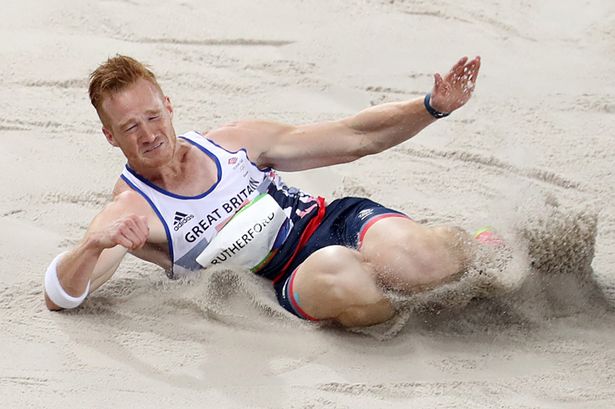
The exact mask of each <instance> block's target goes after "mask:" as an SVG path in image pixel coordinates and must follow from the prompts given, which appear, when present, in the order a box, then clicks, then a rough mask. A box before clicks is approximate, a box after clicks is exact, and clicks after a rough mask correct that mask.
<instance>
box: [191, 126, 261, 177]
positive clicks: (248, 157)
mask: <svg viewBox="0 0 615 409" xmlns="http://www.w3.org/2000/svg"><path fill="white" fill-rule="evenodd" d="M194 132H196V133H197V134H199V135H201V136H202V137H203V138H205V139H207V140H208V141H209V142H210V143H211V144H212V145H214V146H217V147H218V148H220V149H222V150H223V151H225V152H228V153H232V154H236V153H238V152H243V153H245V154H246V158H247V159H248V162H250V163H251V164H252V165H254V167H255V168H256V169H258V170H260V171H261V172H269V171H270V170H271V167H269V166H266V167H264V168H260V167H259V166H258V165H257V164H256V163H254V162H252V160H251V159H250V156H249V155H248V151H247V150H246V148H240V149H239V150H236V151H229V150H228V149H226V148H225V147H224V146H220V145H218V144H217V143H216V142H214V141H212V140H211V139H209V138H208V137H206V136H205V135H202V134H200V133H199V132H197V131H194ZM182 138H184V139H187V138H186V137H182ZM187 140H189V139H187Z"/></svg>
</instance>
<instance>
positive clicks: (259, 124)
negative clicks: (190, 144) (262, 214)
mask: <svg viewBox="0 0 615 409" xmlns="http://www.w3.org/2000/svg"><path fill="white" fill-rule="evenodd" d="M479 68H480V57H476V58H474V59H473V60H471V61H468V59H467V58H466V57H464V58H462V59H460V60H459V61H458V62H457V63H456V64H455V65H454V66H453V68H451V70H450V71H449V72H448V73H447V74H446V75H445V76H444V77H442V76H440V74H435V76H434V80H435V83H434V87H433V90H432V92H431V101H430V104H429V105H430V107H431V108H432V110H435V111H438V112H441V113H450V112H452V111H454V110H456V109H458V108H460V107H461V106H463V105H464V104H465V103H466V102H467V101H468V100H469V99H470V97H471V95H472V91H473V89H474V84H475V82H476V78H477V76H478V71H479ZM435 120H436V118H435V117H434V116H433V115H432V114H431V113H429V112H428V110H427V109H426V108H425V104H424V99H423V98H419V99H415V100H412V101H404V102H395V103H388V104H382V105H377V106H374V107H371V108H368V109H365V110H363V111H361V112H359V113H358V114H356V115H354V116H352V117H349V118H345V119H341V120H338V121H331V122H322V123H316V124H308V125H301V126H290V125H283V124H277V123H273V122H263V121H245V122H240V123H238V124H235V125H233V126H231V127H227V128H223V129H220V130H219V131H213V132H212V133H211V136H212V137H214V139H218V138H220V139H222V140H224V139H226V136H228V137H229V139H235V140H236V141H237V139H236V138H239V139H241V140H242V144H243V146H244V147H246V148H248V151H249V152H250V153H251V154H252V155H253V158H252V159H253V160H255V162H256V163H257V164H259V165H261V166H270V167H272V168H274V169H279V170H283V171H296V170H305V169H312V168H317V167H322V166H328V165H335V164H339V163H346V162H351V161H353V160H356V159H358V158H360V157H363V156H366V155H371V154H375V153H378V152H382V151H383V150H385V149H388V148H390V147H392V146H395V145H397V144H399V143H402V142H404V141H405V140H407V139H410V138H411V137H413V136H414V135H416V134H417V133H418V132H420V131H421V130H422V129H423V128H425V127H426V126H427V125H429V124H431V123H433V122H434V121H435ZM233 134H234V136H233ZM222 140H220V142H222Z"/></svg>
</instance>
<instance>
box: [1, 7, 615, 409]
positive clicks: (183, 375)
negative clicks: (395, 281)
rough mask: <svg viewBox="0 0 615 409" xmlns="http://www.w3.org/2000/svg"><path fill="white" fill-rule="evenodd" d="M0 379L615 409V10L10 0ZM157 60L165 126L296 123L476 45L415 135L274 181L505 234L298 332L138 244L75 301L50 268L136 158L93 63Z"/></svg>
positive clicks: (241, 400)
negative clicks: (167, 102)
mask: <svg viewBox="0 0 615 409" xmlns="http://www.w3.org/2000/svg"><path fill="white" fill-rule="evenodd" d="M0 10H1V11H0V22H1V24H0V34H1V37H0V38H1V40H0V51H1V54H2V64H1V65H0V81H1V84H2V86H1V87H0V155H1V158H2V161H1V162H0V167H1V168H0V169H1V171H2V175H3V176H2V177H1V178H0V188H1V189H2V192H3V195H2V198H1V199H0V223H1V226H2V231H3V235H2V239H0V240H1V241H0V249H1V251H0V259H1V261H2V264H1V265H2V268H1V270H0V295H1V297H0V303H1V308H0V341H1V345H2V348H0V396H2V406H3V407H7V408H25V407H36V408H39V407H45V408H63V409H64V408H81V407H105V408H107V407H114V408H128V407H130V408H133V407H182V408H192V407H199V408H202V407H213V408H283V407H284V408H402V407H403V408H612V407H614V406H615V389H614V388H613V386H614V385H615V314H614V306H615V271H614V270H613V265H615V250H614V249H615V207H614V206H613V203H614V201H615V177H614V175H613V165H612V158H613V156H614V154H615V144H613V143H612V141H611V139H612V134H613V130H614V129H615V102H614V101H615V79H614V77H613V72H615V62H614V61H615V58H614V57H615V5H614V4H613V3H612V2H608V1H605V0H602V1H600V0H587V1H583V2H573V1H553V0H549V1H542V2H527V1H515V2H500V1H494V0H492V1H487V2H479V1H474V0H464V1H461V2H458V1H452V0H437V1H430V2H426V1H422V0H414V1H410V0H408V1H404V0H346V1H324V0H311V1H299V0H292V1H277V2H276V1H268V0H263V1H245V0H243V1H234V2H229V1H214V0H209V1H207V2H201V1H196V0H184V1H160V0H155V1H150V2H145V1H141V0H126V1H119V0H118V1H89V0H86V1H82V2H71V1H66V0H64V1H62V0H57V1H51V2H39V1H33V0H25V1H22V2H3V4H2V5H1V7H0ZM115 53H123V54H128V55H132V56H134V57H136V58H138V59H141V60H143V61H145V62H147V63H149V64H150V65H151V66H152V67H153V68H154V70H155V71H156V72H157V73H158V76H159V79H160V82H161V84H162V86H163V88H164V89H165V91H166V93H167V94H168V95H169V96H170V97H171V100H172V101H173V103H174V105H175V126H176V129H177V130H178V132H183V131H187V130H190V129H197V130H206V129H211V128H215V127H216V126H219V125H221V124H224V123H226V122H230V121H234V120H238V119H244V118H264V119H272V120H278V121H286V122H289V123H297V124H298V123H308V122H313V121H319V120H327V119H333V118H339V117H343V116H346V115H350V114H352V113H354V112H356V111H357V110H360V109H362V108H364V107H367V106H370V105H374V104H378V103H381V102H386V101H395V100H402V99H407V98H415V97H420V96H422V95H423V94H424V93H425V91H427V90H429V89H430V87H431V81H432V79H431V76H432V74H433V72H435V71H440V72H442V71H445V70H447V69H448V67H449V66H450V65H451V64H452V63H453V62H454V61H455V60H456V59H457V58H458V57H460V56H462V55H470V56H474V55H477V54H480V55H481V56H482V58H483V69H482V72H481V76H480V78H479V82H478V87H477V91H476V95H475V97H474V98H473V99H472V100H471V101H470V103H469V104H468V105H467V106H466V107H464V108H463V109H462V110H460V111H459V112H456V113H454V114H453V115H451V116H450V117H449V118H447V119H445V120H441V121H439V122H438V123H436V124H434V125H432V126H431V127H429V128H428V129H426V130H425V131H424V132H422V133H421V134H420V135H418V136H416V137H415V138H414V139H412V140H411V141H408V142H406V143H404V144H402V145H400V146H398V147H395V148H393V149H391V150H389V151H387V152H385V153H383V154H380V155H378V156H373V157H367V158H363V159H361V160H359V161H357V162H355V163H352V164H348V165H344V166H336V167H334V168H329V169H321V170H317V171H314V172H307V173H302V174H291V175H288V181H290V182H291V183H293V184H298V185H301V186H304V187H305V188H306V189H307V190H311V191H312V192H314V193H318V194H325V195H327V197H328V198H330V199H332V198H334V197H339V196H343V195H363V196H368V197H370V198H372V199H374V200H377V201H380V202H382V203H384V204H386V205H388V206H392V207H395V208H399V209H401V210H403V211H405V212H407V213H408V214H409V215H411V216H412V217H413V218H415V219H416V220H418V221H420V222H421V223H428V224H440V223H447V224H456V225H459V226H461V227H463V228H465V229H468V230H473V229H476V228H478V227H481V226H482V225H485V224H492V225H494V226H495V227H496V228H498V230H500V231H501V232H502V233H503V234H505V236H506V237H507V242H508V247H507V248H506V249H503V250H501V251H495V250H494V251H495V253H493V254H489V251H487V250H485V252H486V253H485V254H482V255H481V258H480V262H478V263H477V265H475V266H474V267H473V268H471V269H470V270H469V271H468V272H466V274H464V275H463V276H462V277H461V279H460V280H459V281H456V282H454V283H451V284H448V285H446V286H444V287H442V288H439V289H436V290H434V291H431V292H427V293H421V294H415V295H413V296H410V297H409V296H401V295H399V294H391V297H392V298H393V299H394V300H395V301H396V303H397V305H398V307H399V309H400V313H399V315H398V316H397V317H396V318H395V319H393V320H391V322H388V323H385V324H382V325H380V326H376V327H373V328H367V329H363V330H356V331H345V330H342V329H339V328H334V327H330V326H324V327H323V326H321V325H314V324H309V323H305V322H302V321H299V320H297V319H295V318H294V317H292V316H290V315H289V314H287V313H286V312H285V311H284V310H283V309H282V308H281V307H279V306H278V305H277V303H276V301H275V298H274V295H273V292H272V290H271V287H270V285H269V284H268V283H267V282H266V281H264V280H261V279H259V278H257V277H255V276H251V275H249V274H246V273H245V272H241V271H223V270H220V271H208V272H206V273H203V274H201V275H199V276H195V277H193V278H191V279H189V280H182V281H175V282H172V281H169V280H168V279H166V277H165V276H164V274H162V272H161V271H160V269H158V268H156V267H154V266H149V265H146V264H144V263H142V262H140V261H138V260H136V259H134V258H129V259H127V260H126V262H125V263H124V264H123V265H122V267H121V268H120V270H119V271H118V273H117V274H116V275H115V276H114V278H113V279H112V280H111V281H110V282H109V283H107V284H106V285H105V286H104V287H102V288H101V289H100V290H99V291H97V292H95V293H94V294H92V295H91V296H90V297H89V299H88V300H87V302H86V303H85V304H84V305H83V306H82V307H81V308H79V309H77V310H74V311H69V312H63V313H52V312H49V311H47V310H46V308H45V306H44V303H43V298H42V278H43V271H44V270H45V268H46V266H47V265H48V263H49V262H50V260H51V259H52V258H53V257H54V256H55V255H56V254H57V253H59V252H60V251H61V250H63V249H65V248H67V247H69V246H70V245H71V244H73V243H75V242H76V241H78V240H79V239H80V238H81V237H82V235H83V233H84V231H85V228H86V227H87V225H88V223H89V221H90V220H91V218H92V217H93V216H94V215H95V214H96V213H97V212H98V211H99V209H100V208H101V207H102V206H103V205H104V204H105V203H106V202H107V201H108V200H109V193H110V189H111V186H112V185H113V183H114V181H115V179H116V178H117V176H118V174H119V172H120V170H121V167H122V166H123V163H124V160H123V158H122V156H121V154H120V152H118V151H117V150H114V149H113V148H111V147H110V146H109V145H108V144H107V143H106V142H105V140H104V138H103V135H102V133H101V132H100V124H99V123H98V119H97V117H96V114H95V112H94V110H93V109H92V108H91V106H90V105H89V102H88V99H87V93H86V89H87V75H88V74H89V72H90V71H91V70H92V69H93V68H95V67H96V66H97V65H98V64H99V63H100V62H102V61H103V60H105V59H106V58H107V57H108V56H111V55H114V54H115Z"/></svg>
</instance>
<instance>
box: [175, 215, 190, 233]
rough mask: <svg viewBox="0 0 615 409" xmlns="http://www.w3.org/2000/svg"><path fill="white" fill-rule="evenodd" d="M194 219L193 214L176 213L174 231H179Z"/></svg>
mask: <svg viewBox="0 0 615 409" xmlns="http://www.w3.org/2000/svg"><path fill="white" fill-rule="evenodd" d="M192 219H194V215H193V214H186V213H182V212H175V218H174V220H173V230H175V231H178V230H179V229H181V228H182V226H183V225H184V224H186V223H188V222H189V221H190V220H192Z"/></svg>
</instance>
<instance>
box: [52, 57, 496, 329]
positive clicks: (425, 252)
mask: <svg viewBox="0 0 615 409" xmlns="http://www.w3.org/2000/svg"><path fill="white" fill-rule="evenodd" d="M479 68H480V57H476V58H474V59H471V60H469V59H468V58H467V57H463V58H461V59H460V60H459V61H458V62H457V63H456V64H455V65H454V66H453V67H452V68H451V70H450V71H449V72H448V73H447V74H446V75H444V76H441V75H440V74H435V75H434V80H435V81H434V86H433V89H432V91H431V92H430V93H428V94H427V95H426V96H425V98H418V99H415V100H411V101H404V102H398V103H388V104H383V105H378V106H375V107H372V108H369V109H366V110H364V111H361V112H359V113H358V114H356V115H354V116H351V117H348V118H344V119H341V120H337V121H332V122H323V123H315V124H309V125H301V126H292V125H286V124H280V123H275V122H269V121H241V122H237V123H234V124H231V125H226V126H223V127H221V128H219V129H216V130H213V131H210V132H207V133H199V132H196V131H190V132H187V133H185V134H183V135H180V136H179V137H177V136H176V133H175V130H174V128H173V122H172V120H173V115H174V110H173V105H172V104H171V100H170V99H169V97H167V96H165V95H164V93H163V92H162V90H161V88H160V86H159V84H158V82H157V81H156V78H155V76H154V74H153V73H152V72H151V71H150V70H149V69H148V68H147V67H145V66H144V65H143V64H141V63H140V62H138V61H136V60H134V59H132V58H130V57H127V56H120V55H118V56H116V57H113V58H110V59H108V60H107V61H106V62H105V63H104V64H102V65H101V66H99V67H98V68H97V69H96V70H95V71H94V72H93V73H92V74H91V76H90V85H89V95H90V99H91V102H92V104H93V105H94V107H95V108H96V111H97V113H98V115H99V118H100V120H101V123H102V132H103V134H104V135H105V137H106V139H107V141H108V142H109V143H110V144H111V145H113V146H115V147H118V148H120V150H121V151H122V153H123V154H124V156H125V157H126V159H127V164H126V166H125V168H124V169H123V171H122V173H121V175H120V177H119V179H118V181H117V183H116V184H115V187H114V188H113V200H112V201H111V202H110V203H109V204H108V205H106V206H105V208H104V209H103V210H102V211H101V212H100V213H99V214H98V215H97V216H96V217H95V218H94V220H93V221H92V222H91V224H90V226H89V228H88V230H87V232H86V234H85V236H84V237H83V239H82V240H81V242H80V243H79V244H77V245H76V246H75V247H74V248H72V249H70V250H69V251H67V252H65V253H62V254H60V255H59V256H57V257H56V258H55V259H54V260H53V261H52V263H51V264H50V266H49V268H48V270H47V272H46V274H45V301H46V304H47V307H48V308H49V309H50V310H59V309H68V308H75V307H77V306H79V305H80V304H81V303H82V302H83V301H84V299H85V298H86V296H87V295H88V294H90V293H92V292H93V291H94V290H96V289H97V288H98V287H100V286H101V285H102V284H103V283H105V282H106V281H107V280H109V279H110V278H111V276H112V275H113V273H114V272H115V271H116V269H117V268H118V266H119V265H120V263H121V261H122V259H123V258H124V256H125V255H126V253H127V252H130V253H131V254H133V255H135V256H137V257H139V258H141V259H143V260H145V261H148V262H152V263H155V264H157V265H159V266H160V267H162V268H163V269H164V270H165V271H166V273H167V275H168V276H169V277H171V278H176V277H181V276H182V275H184V274H186V273H187V272H189V271H193V270H198V269H202V268H208V267H210V266H214V265H220V266H225V265H228V266H240V267H243V268H245V269H249V270H251V271H252V272H254V273H255V274H258V275H261V276H263V277H266V278H268V279H270V280H271V281H272V282H273V286H274V289H275V292H276V295H277V298H278V301H279V302H280V304H281V305H282V306H283V307H284V308H285V309H286V310H288V311H289V312H290V313H292V314H294V315H296V316H298V317H300V318H303V319H307V320H333V321H336V322H338V323H340V324H342V325H344V326H367V325H373V324H377V323H381V322H384V321H386V320H388V319H389V318H391V317H392V316H393V315H394V313H395V310H394V307H393V306H392V305H391V303H390V302H389V300H388V299H387V298H386V297H385V295H384V292H383V291H384V289H394V290H397V291H404V292H413V291H420V290H422V289H425V288H430V287H433V286H437V285H439V284H441V283H443V282H446V281H449V280H452V279H454V278H455V277H456V276H457V275H458V273H460V272H462V271H464V269H465V268H466V267H467V266H468V264H469V263H471V262H472V258H473V253H474V251H475V246H476V244H475V243H476V241H475V240H473V239H472V238H471V237H470V236H469V235H468V234H467V233H466V232H464V231H463V230H461V229H460V228H457V227H451V226H435V227H428V226H425V225H422V224H418V223H416V222H414V221H413V220H412V219H410V218H409V217H407V216H406V215H404V214H403V213H401V212H399V211H396V210H393V209H388V208H386V207H384V206H382V205H380V204H377V203H375V202H372V201H371V200H368V199H363V198H353V197H348V198H343V199H338V200H334V201H332V202H331V203H327V202H325V200H324V199H323V198H320V197H313V196H311V195H309V194H308V193H306V192H303V191H301V190H299V189H296V188H292V187H291V188H289V187H287V186H286V185H284V183H283V182H282V181H281V180H280V177H279V176H278V175H277V174H276V172H275V170H281V171H300V170H305V169H311V168H317V167H322V166H328V165H335V164H339V163H346V162H351V161H354V160H356V159H359V158H361V157H363V156H366V155H372V154H376V153H379V152H382V151H384V150H385V149H388V148H390V147H392V146H395V145H397V144H399V143H401V142H403V141H405V140H407V139H409V138H411V137H412V136H414V135H416V134H417V133H418V132H419V131H421V130H422V129H423V128H425V127H426V126H427V125H429V124H431V123H433V122H435V121H436V120H438V119H439V118H442V117H445V116H446V115H448V114H450V113H451V112H453V111H455V110H456V109H458V108H460V107H461V106H463V105H464V104H465V103H466V102H467V101H468V100H469V99H470V97H471V95H472V92H473V90H474V85H475V83H476V79H477V76H478V72H479ZM487 233H488V232H487Z"/></svg>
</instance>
